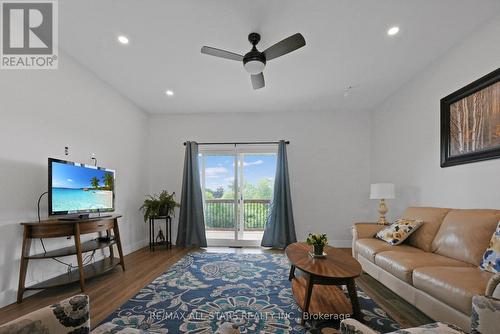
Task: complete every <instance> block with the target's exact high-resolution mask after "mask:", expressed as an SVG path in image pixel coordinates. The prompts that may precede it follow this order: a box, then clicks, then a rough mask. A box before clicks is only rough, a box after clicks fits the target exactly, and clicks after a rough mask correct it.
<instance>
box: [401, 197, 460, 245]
mask: <svg viewBox="0 0 500 334" xmlns="http://www.w3.org/2000/svg"><path fill="white" fill-rule="evenodd" d="M450 210H451V209H445V208H431V207H409V208H408V209H406V211H405V212H404V213H403V218H406V219H418V220H422V221H423V224H422V226H420V227H419V228H418V230H416V231H415V232H414V233H413V234H412V235H410V237H409V238H408V240H407V242H408V244H409V245H412V246H415V247H418V248H420V249H422V250H424V251H426V252H431V251H432V249H431V248H432V240H434V237H435V236H436V233H437V231H438V230H439V227H440V226H441V223H442V222H443V219H444V217H445V216H446V214H447V213H448V212H449V211H450Z"/></svg>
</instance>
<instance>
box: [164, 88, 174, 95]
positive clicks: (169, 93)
mask: <svg viewBox="0 0 500 334" xmlns="http://www.w3.org/2000/svg"><path fill="white" fill-rule="evenodd" d="M165 94H167V96H174V92H172V91H171V90H170V89H169V90H167V91H166V92H165Z"/></svg>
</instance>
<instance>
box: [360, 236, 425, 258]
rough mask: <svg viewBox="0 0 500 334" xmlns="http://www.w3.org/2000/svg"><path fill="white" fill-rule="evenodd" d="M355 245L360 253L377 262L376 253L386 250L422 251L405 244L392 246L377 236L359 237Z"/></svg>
mask: <svg viewBox="0 0 500 334" xmlns="http://www.w3.org/2000/svg"><path fill="white" fill-rule="evenodd" d="M355 247H356V251H357V252H358V254H361V255H362V256H363V257H365V258H366V259H367V260H370V261H371V262H375V255H377V254H378V253H380V252H384V251H390V250H398V251H400V252H413V253H418V252H422V250H420V249H418V248H415V247H412V246H408V245H404V244H403V245H398V246H391V245H389V244H388V243H387V242H385V241H382V240H378V239H375V238H366V239H358V240H356V243H355Z"/></svg>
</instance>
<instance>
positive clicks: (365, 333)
mask: <svg viewBox="0 0 500 334" xmlns="http://www.w3.org/2000/svg"><path fill="white" fill-rule="evenodd" d="M340 334H378V332H376V331H374V330H373V329H371V328H370V327H368V326H366V325H363V324H362V323H361V322H359V321H357V320H355V319H344V320H342V322H341V323H340Z"/></svg>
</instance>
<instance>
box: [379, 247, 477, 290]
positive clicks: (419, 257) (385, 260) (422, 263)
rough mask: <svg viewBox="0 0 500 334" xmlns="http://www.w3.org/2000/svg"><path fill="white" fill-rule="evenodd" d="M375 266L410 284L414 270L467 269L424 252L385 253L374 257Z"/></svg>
mask: <svg viewBox="0 0 500 334" xmlns="http://www.w3.org/2000/svg"><path fill="white" fill-rule="evenodd" d="M375 264H376V265H378V266H379V267H381V268H382V269H384V270H385V271H388V272H389V273H391V274H393V275H394V276H396V277H397V278H399V279H402V280H403V281H405V282H407V283H409V284H412V283H413V281H412V273H413V270H414V269H415V268H420V267H430V266H449V267H467V266H470V265H469V264H467V263H464V262H461V261H457V260H454V259H450V258H448V257H445V256H441V255H437V254H434V253H427V252H424V251H420V252H415V253H408V252H400V251H385V252H381V253H378V254H377V255H375Z"/></svg>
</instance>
